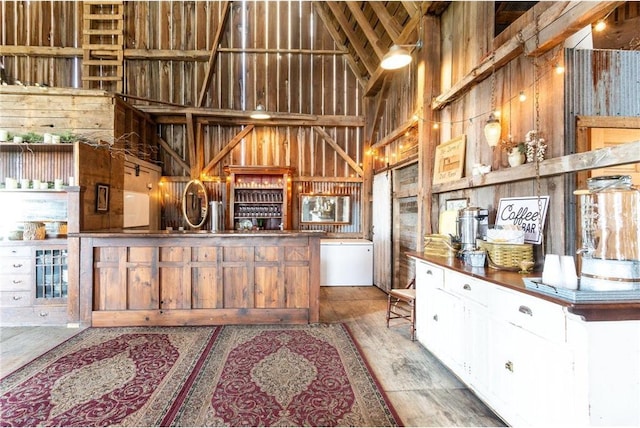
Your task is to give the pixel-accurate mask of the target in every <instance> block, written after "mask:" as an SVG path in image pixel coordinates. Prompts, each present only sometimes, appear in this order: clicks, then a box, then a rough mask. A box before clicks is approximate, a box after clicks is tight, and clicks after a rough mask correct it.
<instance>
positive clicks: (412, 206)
mask: <svg viewBox="0 0 640 428" xmlns="http://www.w3.org/2000/svg"><path fill="white" fill-rule="evenodd" d="M392 207H393V208H392V217H391V219H392V220H391V221H392V224H393V232H392V234H393V239H392V242H393V250H392V254H393V276H392V278H393V284H392V286H393V287H398V288H402V287H405V286H406V285H407V284H408V283H409V281H411V279H412V278H413V277H414V275H415V263H414V261H413V259H410V258H409V257H407V256H406V253H407V252H408V251H417V250H418V241H419V239H418V238H419V237H418V222H419V221H420V220H419V218H418V164H417V163H413V164H411V165H408V166H405V167H402V168H399V169H396V170H394V171H393V205H392Z"/></svg>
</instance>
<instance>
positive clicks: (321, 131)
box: [313, 126, 364, 177]
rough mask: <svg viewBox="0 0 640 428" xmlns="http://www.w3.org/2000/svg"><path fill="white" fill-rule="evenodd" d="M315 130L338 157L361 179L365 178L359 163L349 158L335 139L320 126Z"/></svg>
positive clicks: (315, 127)
mask: <svg viewBox="0 0 640 428" xmlns="http://www.w3.org/2000/svg"><path fill="white" fill-rule="evenodd" d="M313 129H315V130H316V132H317V133H318V134H320V136H321V137H322V138H323V139H324V140H325V141H326V142H327V143H329V145H330V146H331V147H333V150H335V151H336V153H338V155H339V156H340V157H341V158H342V159H344V160H345V161H346V162H347V163H348V164H349V166H350V167H351V168H352V169H353V170H354V171H355V172H356V174H358V175H359V176H360V177H362V176H364V171H363V170H362V168H360V165H358V163H357V162H356V161H354V160H353V159H352V158H351V156H349V155H348V154H347V152H345V151H344V150H343V149H342V147H340V146H339V145H338V143H336V141H335V140H334V139H333V137H331V135H329V134H328V133H327V131H325V130H324V129H322V128H321V127H319V126H314V127H313Z"/></svg>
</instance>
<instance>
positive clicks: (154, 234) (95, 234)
mask: <svg viewBox="0 0 640 428" xmlns="http://www.w3.org/2000/svg"><path fill="white" fill-rule="evenodd" d="M325 235H326V233H325V232H324V231H313V230H224V231H220V232H211V231H208V230H141V229H131V230H129V229H109V230H95V231H84V232H80V233H70V234H69V236H75V237H82V238H135V237H144V238H212V237H216V238H242V237H249V238H261V237H282V238H286V237H289V238H300V237H309V236H317V237H319V238H322V237H324V236H325Z"/></svg>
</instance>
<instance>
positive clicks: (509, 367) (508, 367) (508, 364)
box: [504, 361, 513, 373]
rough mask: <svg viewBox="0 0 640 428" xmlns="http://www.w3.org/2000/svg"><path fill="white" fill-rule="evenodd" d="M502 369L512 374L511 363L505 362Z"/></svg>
mask: <svg viewBox="0 0 640 428" xmlns="http://www.w3.org/2000/svg"><path fill="white" fill-rule="evenodd" d="M504 368H505V369H507V370H509V371H510V372H511V373H513V363H512V362H511V361H507V362H506V363H504Z"/></svg>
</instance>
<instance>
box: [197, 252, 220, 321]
mask: <svg viewBox="0 0 640 428" xmlns="http://www.w3.org/2000/svg"><path fill="white" fill-rule="evenodd" d="M221 260H222V249H221V248H220V247H193V248H192V249H191V269H192V270H191V272H192V273H191V275H192V276H191V306H192V308H194V309H216V308H222V305H223V298H222V296H223V293H222V290H223V287H222V273H221V270H220V269H219V268H218V266H219V263H220V261H221Z"/></svg>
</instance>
